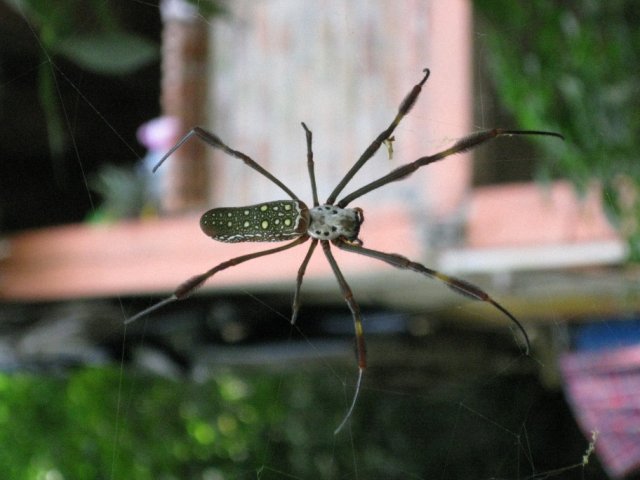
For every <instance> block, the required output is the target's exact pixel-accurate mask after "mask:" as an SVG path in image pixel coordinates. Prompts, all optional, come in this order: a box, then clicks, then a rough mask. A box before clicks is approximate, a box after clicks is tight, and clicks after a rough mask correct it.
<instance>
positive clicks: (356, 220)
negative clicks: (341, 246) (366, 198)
mask: <svg viewBox="0 0 640 480" xmlns="http://www.w3.org/2000/svg"><path fill="white" fill-rule="evenodd" d="M309 216H310V222H309V228H308V229H307V234H309V236H310V237H313V238H317V239H319V240H336V239H338V238H342V239H344V240H347V241H349V242H352V243H356V244H362V242H361V241H360V240H359V239H358V235H359V233H360V225H362V222H364V214H363V212H362V209H361V208H341V207H338V206H335V205H328V204H327V205H319V206H317V207H313V208H312V209H311V210H309Z"/></svg>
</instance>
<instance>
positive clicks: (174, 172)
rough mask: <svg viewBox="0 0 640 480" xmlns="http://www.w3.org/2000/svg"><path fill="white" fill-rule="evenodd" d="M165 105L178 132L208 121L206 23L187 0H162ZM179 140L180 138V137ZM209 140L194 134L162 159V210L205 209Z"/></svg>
mask: <svg viewBox="0 0 640 480" xmlns="http://www.w3.org/2000/svg"><path fill="white" fill-rule="evenodd" d="M161 7H162V18H163V32H162V98H161V104H162V111H163V114H164V115H166V116H169V117H173V118H176V119H177V120H178V122H179V125H180V132H179V135H178V138H180V137H182V136H183V135H184V134H186V132H187V131H188V130H190V129H191V128H193V127H194V126H196V125H204V124H205V123H206V118H207V112H206V105H207V102H206V98H207V84H208V79H207V66H208V62H209V56H208V53H209V41H208V34H209V31H208V27H207V25H206V23H203V22H202V21H201V20H202V18H201V17H199V16H198V15H197V10H196V9H195V7H193V6H192V5H191V4H189V3H187V2H186V1H184V0H163V2H162V5H161ZM176 140H177V139H176ZM205 151H206V147H205V145H204V144H203V143H202V142H200V141H197V140H195V139H192V140H191V141H189V142H187V143H185V144H184V145H183V146H182V147H181V148H180V149H179V150H177V151H176V152H175V153H174V154H173V155H172V156H171V160H170V161H168V162H166V163H165V164H164V165H163V167H162V168H163V176H162V178H163V179H164V182H163V183H164V185H163V188H162V190H163V192H162V202H163V210H164V211H166V212H168V213H181V212H188V211H191V210H195V209H202V208H203V207H204V206H205V205H206V203H207V199H208V188H209V187H208V182H207V179H208V174H207V164H206V162H205V155H206V153H205Z"/></svg>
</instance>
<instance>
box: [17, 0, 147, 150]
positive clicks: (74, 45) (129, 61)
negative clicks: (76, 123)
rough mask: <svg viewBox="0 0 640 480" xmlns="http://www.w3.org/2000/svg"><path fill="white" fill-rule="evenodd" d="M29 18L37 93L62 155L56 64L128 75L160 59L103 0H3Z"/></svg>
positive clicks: (55, 146)
mask: <svg viewBox="0 0 640 480" xmlns="http://www.w3.org/2000/svg"><path fill="white" fill-rule="evenodd" d="M5 1H7V3H9V4H10V5H12V6H13V7H14V9H15V10H16V11H17V12H18V13H19V14H20V15H22V16H23V17H24V18H25V20H26V21H27V22H28V23H29V25H30V28H31V29H32V31H33V33H34V35H36V36H37V40H38V43H39V46H40V57H41V60H42V61H41V63H40V67H39V72H38V97H39V99H40V105H41V106H42V109H43V111H44V115H45V117H46V123H47V130H48V140H49V149H50V151H51V154H52V156H53V157H54V158H57V157H60V156H61V155H62V154H63V153H64V150H65V147H66V144H67V141H66V135H65V133H64V132H65V128H64V121H63V116H62V114H61V112H60V105H59V103H58V102H59V98H58V96H59V91H58V86H57V85H56V82H57V80H56V78H57V76H58V75H62V76H64V75H65V74H64V72H62V71H60V70H59V69H58V67H57V64H56V58H57V57H63V58H66V59H67V60H69V61H71V62H73V63H75V64H76V65H78V66H80V67H81V68H84V69H86V70H88V71H91V72H93V73H97V74H100V75H124V74H128V73H132V72H134V71H136V70H138V69H139V68H142V67H144V66H146V65H149V64H150V63H152V62H154V61H156V60H157V59H158V57H159V48H158V46H157V45H155V44H154V43H153V42H151V41H149V40H147V39H146V38H144V37H142V36H139V35H134V34H132V33H129V32H125V31H124V30H123V29H122V27H121V26H120V24H119V22H118V19H117V18H116V16H115V15H114V13H113V11H112V9H111V8H110V5H109V2H104V1H102V0H5Z"/></svg>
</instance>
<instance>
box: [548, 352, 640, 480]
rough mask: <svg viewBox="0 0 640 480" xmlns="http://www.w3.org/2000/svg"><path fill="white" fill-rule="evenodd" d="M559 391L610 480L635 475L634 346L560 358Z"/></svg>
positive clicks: (639, 395) (638, 431)
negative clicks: (591, 440)
mask: <svg viewBox="0 0 640 480" xmlns="http://www.w3.org/2000/svg"><path fill="white" fill-rule="evenodd" d="M560 369H561V372H562V375H563V377H564V379H565V390H566V395H567V398H568V401H569V403H570V404H571V406H572V408H573V411H574V414H575V416H576V419H577V421H578V423H579V425H580V427H581V428H582V430H583V432H584V433H585V435H587V437H589V438H590V437H591V432H593V431H598V432H599V435H598V440H597V442H596V445H595V451H596V454H597V455H598V457H599V458H600V460H601V462H602V464H603V466H604V468H605V469H606V470H607V472H608V473H609V475H611V476H612V477H616V478H620V477H623V476H625V475H628V474H629V473H631V472H634V471H636V470H639V469H640V345H634V346H631V347H623V348H613V349H607V350H599V351H591V352H580V353H567V354H564V355H563V356H562V357H561V358H560Z"/></svg>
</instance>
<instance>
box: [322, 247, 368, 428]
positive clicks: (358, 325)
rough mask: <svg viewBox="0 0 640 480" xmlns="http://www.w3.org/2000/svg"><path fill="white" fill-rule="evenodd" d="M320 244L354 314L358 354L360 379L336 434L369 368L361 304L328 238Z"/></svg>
mask: <svg viewBox="0 0 640 480" xmlns="http://www.w3.org/2000/svg"><path fill="white" fill-rule="evenodd" d="M320 244H321V245H322V249H323V250H324V254H325V256H326V257H327V260H328V261H329V265H331V269H332V270H333V273H334V275H335V277H336V280H338V284H339V285H340V289H341V290H342V294H343V296H344V300H345V301H346V302H347V305H348V306H349V310H351V315H352V316H353V323H354V327H355V331H356V350H357V354H358V380H357V382H356V389H355V393H354V394H353V399H352V400H351V405H350V406H349V410H347V413H346V415H345V417H344V419H343V420H342V422H340V425H338V428H336V430H335V431H334V434H337V433H338V432H339V431H340V430H342V427H344V425H345V424H346V423H347V420H349V418H350V417H351V414H352V413H353V409H354V408H355V405H356V401H357V399H358V394H359V393H360V385H361V383H362V376H363V373H364V370H365V368H367V353H366V346H365V342H364V330H363V329H362V316H361V314H360V306H359V305H358V303H357V302H356V300H355V298H354V297H353V292H352V291H351V287H349V284H348V283H347V281H346V279H345V278H344V275H342V272H341V271H340V267H338V263H337V262H336V259H335V258H334V257H333V254H332V253H331V247H330V245H329V242H328V241H327V240H322V241H320Z"/></svg>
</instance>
